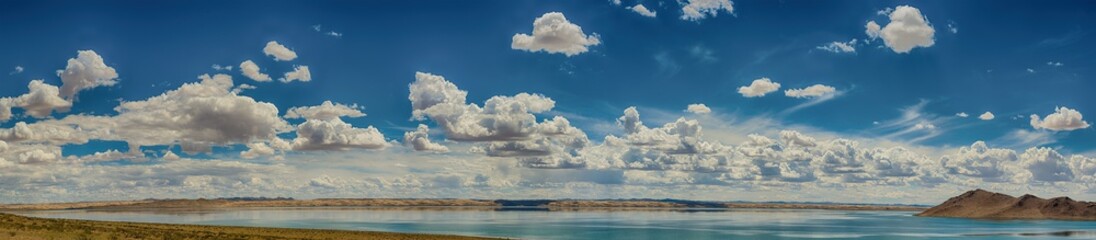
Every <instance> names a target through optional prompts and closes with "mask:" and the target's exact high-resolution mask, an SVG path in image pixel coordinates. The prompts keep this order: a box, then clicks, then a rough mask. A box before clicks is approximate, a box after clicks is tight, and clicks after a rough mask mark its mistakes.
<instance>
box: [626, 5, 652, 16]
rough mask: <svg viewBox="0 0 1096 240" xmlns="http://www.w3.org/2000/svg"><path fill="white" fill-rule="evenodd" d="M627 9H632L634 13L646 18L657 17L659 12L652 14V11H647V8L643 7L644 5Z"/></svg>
mask: <svg viewBox="0 0 1096 240" xmlns="http://www.w3.org/2000/svg"><path fill="white" fill-rule="evenodd" d="M627 8H628V9H631V10H632V11H633V12H636V13H638V14H639V15H643V16H644V17H655V16H657V15H658V13H657V12H652V11H651V10H649V9H647V7H645V6H643V4H636V5H635V6H631V7H627Z"/></svg>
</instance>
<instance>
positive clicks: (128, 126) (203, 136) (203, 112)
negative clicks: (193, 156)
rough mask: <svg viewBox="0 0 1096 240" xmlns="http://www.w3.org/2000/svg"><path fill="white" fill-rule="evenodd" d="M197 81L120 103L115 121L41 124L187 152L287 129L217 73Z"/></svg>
mask: <svg viewBox="0 0 1096 240" xmlns="http://www.w3.org/2000/svg"><path fill="white" fill-rule="evenodd" d="M199 79H201V81H200V82H197V83H187V84H183V86H180V87H179V88H178V89H175V90H171V91H168V92H165V93H163V94H161V95H159V96H154V97H151V98H148V99H146V100H141V101H127V102H122V103H121V104H120V105H119V106H118V107H116V108H115V111H117V112H118V115H117V116H89V115H69V116H67V117H65V118H63V119H61V120H57V121H46V122H40V123H41V124H46V125H60V126H69V125H71V126H75V127H79V129H80V131H81V132H82V133H83V134H86V135H88V136H89V137H90V138H94V139H101V140H115V141H126V142H128V143H130V144H131V145H136V146H151V145H176V144H178V145H182V146H183V148H184V150H185V151H187V152H194V151H205V150H208V149H209V146H211V145H229V144H240V143H250V142H252V141H258V140H268V139H273V138H276V134H277V133H281V132H287V131H289V130H291V129H292V127H290V126H289V124H288V123H286V122H285V120H283V119H282V118H280V117H278V108H277V107H276V106H274V104H270V103H265V102H258V101H255V99H252V98H250V97H247V96H240V95H237V94H236V93H235V92H233V91H232V89H233V85H234V84H233V83H232V77H230V76H228V75H224V74H217V75H214V76H209V75H202V76H199ZM166 116H173V117H166Z"/></svg>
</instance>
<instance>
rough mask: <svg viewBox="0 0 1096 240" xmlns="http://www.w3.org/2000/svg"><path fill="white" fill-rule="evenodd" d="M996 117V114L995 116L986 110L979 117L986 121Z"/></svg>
mask: <svg viewBox="0 0 1096 240" xmlns="http://www.w3.org/2000/svg"><path fill="white" fill-rule="evenodd" d="M994 118H996V116H994V115H993V113H991V112H985V113H982V115H978V119H982V120H985V121H989V120H993V119H994Z"/></svg>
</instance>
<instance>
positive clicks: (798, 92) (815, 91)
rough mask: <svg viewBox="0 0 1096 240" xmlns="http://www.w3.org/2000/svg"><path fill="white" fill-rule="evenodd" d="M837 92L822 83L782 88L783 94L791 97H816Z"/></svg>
mask: <svg viewBox="0 0 1096 240" xmlns="http://www.w3.org/2000/svg"><path fill="white" fill-rule="evenodd" d="M834 92H837V89H836V88H834V87H831V86H826V85H822V84H815V85H811V86H810V87H807V88H801V89H788V90H784V96H788V97H793V98H817V97H822V96H826V95H830V94H833V93H834Z"/></svg>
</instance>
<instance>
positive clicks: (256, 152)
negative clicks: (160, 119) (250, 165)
mask: <svg viewBox="0 0 1096 240" xmlns="http://www.w3.org/2000/svg"><path fill="white" fill-rule="evenodd" d="M274 152H275V150H274V148H271V147H270V146H269V145H267V144H266V143H263V142H253V143H248V144H247V151H243V152H240V157H242V158H244V159H252V158H257V157H262V156H270V155H274ZM169 153H170V152H169ZM172 155H174V153H172ZM167 157H168V156H167V155H164V158H165V159H166V158H167ZM175 158H178V156H176V157H175Z"/></svg>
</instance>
